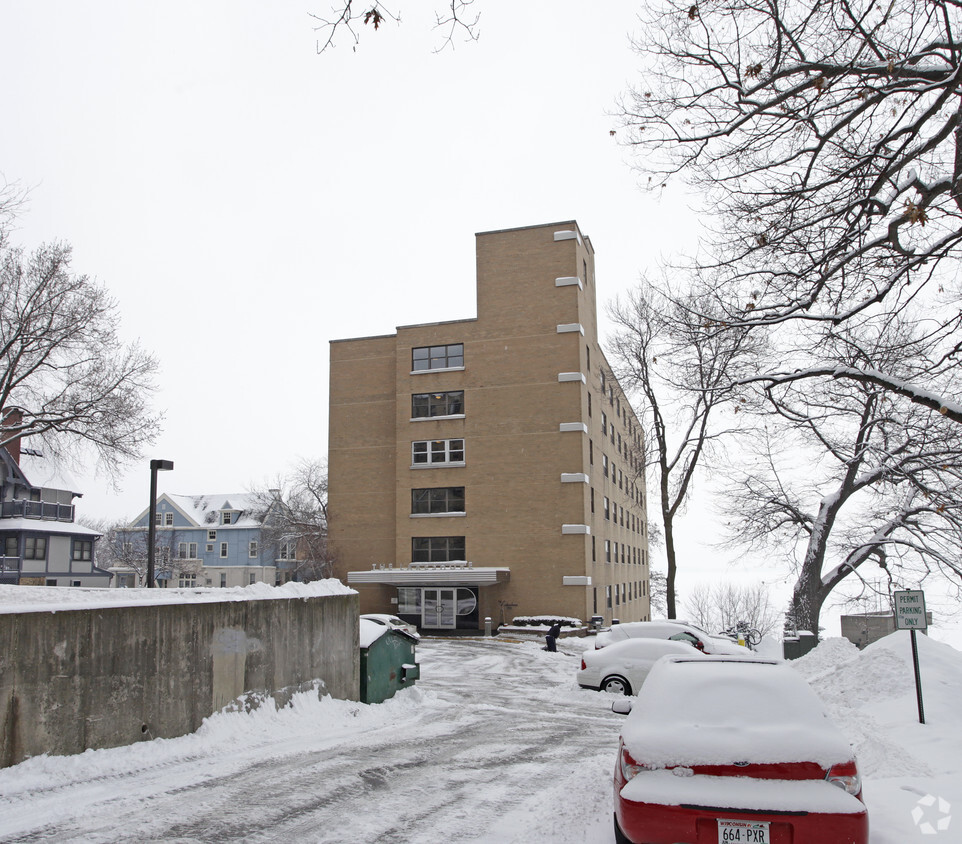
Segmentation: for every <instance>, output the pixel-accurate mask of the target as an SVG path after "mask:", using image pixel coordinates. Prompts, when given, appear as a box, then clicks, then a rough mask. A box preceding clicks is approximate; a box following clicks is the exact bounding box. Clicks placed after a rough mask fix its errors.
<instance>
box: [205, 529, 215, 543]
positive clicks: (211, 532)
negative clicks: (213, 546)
mask: <svg viewBox="0 0 962 844" xmlns="http://www.w3.org/2000/svg"><path fill="white" fill-rule="evenodd" d="M216 540H217V531H216V530H209V531H207V541H208V542H215V541H216Z"/></svg>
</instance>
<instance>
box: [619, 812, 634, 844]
mask: <svg viewBox="0 0 962 844" xmlns="http://www.w3.org/2000/svg"><path fill="white" fill-rule="evenodd" d="M614 819H615V844H634V842H632V841H631V839H630V838H628V836H627V835H625V834H624V833H623V832H622V831H621V827H620V826H618V816H617V815H614Z"/></svg>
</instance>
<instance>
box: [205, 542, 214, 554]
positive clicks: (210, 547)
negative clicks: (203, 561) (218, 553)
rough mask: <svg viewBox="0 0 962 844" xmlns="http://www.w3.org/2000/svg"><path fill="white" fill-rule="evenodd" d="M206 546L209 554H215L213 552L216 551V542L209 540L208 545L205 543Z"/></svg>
mask: <svg viewBox="0 0 962 844" xmlns="http://www.w3.org/2000/svg"><path fill="white" fill-rule="evenodd" d="M204 547H205V548H206V549H207V553H208V554H213V553H214V543H213V542H208V543H207V545H205V546H204Z"/></svg>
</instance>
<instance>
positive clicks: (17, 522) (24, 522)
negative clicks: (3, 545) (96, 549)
mask: <svg viewBox="0 0 962 844" xmlns="http://www.w3.org/2000/svg"><path fill="white" fill-rule="evenodd" d="M0 528H3V529H4V530H25V531H29V532H30V533H64V534H70V535H71V536H78V535H80V536H89V537H91V538H93V537H95V536H102V534H101V532H100V531H99V530H92V529H91V528H89V527H84V526H83V525H79V524H77V523H76V522H58V521H54V520H52V519H24V518H16V519H2V520H0Z"/></svg>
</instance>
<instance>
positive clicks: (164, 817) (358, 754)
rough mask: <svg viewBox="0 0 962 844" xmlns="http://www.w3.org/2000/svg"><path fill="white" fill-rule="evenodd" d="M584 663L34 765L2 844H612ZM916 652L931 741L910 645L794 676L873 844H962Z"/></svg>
mask: <svg viewBox="0 0 962 844" xmlns="http://www.w3.org/2000/svg"><path fill="white" fill-rule="evenodd" d="M588 641H590V640H588ZM585 644H586V641H585V640H572V639H562V640H561V641H560V642H559V648H560V652H559V653H556V654H549V653H546V652H544V651H542V650H541V648H540V646H539V645H538V644H535V643H531V642H525V643H507V642H503V641H497V640H481V639H462V640H443V639H425V640H423V641H422V643H421V644H420V646H419V648H418V653H419V658H420V661H421V665H422V679H421V680H419V681H418V684H417V686H416V687H415V688H412V689H408V690H406V691H404V692H401V693H400V694H398V695H397V696H396V697H395V698H393V699H392V700H390V701H387V702H385V703H383V704H378V705H370V706H369V705H364V704H359V703H352V702H348V701H336V700H332V699H330V698H324V699H322V700H317V699H316V698H312V697H311V696H309V695H302V696H300V697H299V698H297V699H296V700H295V702H294V705H293V706H291V707H289V708H287V709H283V710H280V711H277V710H273V709H268V708H263V709H261V710H258V711H254V712H250V713H243V712H236V713H231V714H218V715H215V716H213V717H211V718H209V719H208V720H207V721H206V722H205V724H204V726H203V727H202V728H201V729H200V730H199V731H198V732H197V733H195V734H193V735H190V736H184V737H181V738H178V739H169V740H155V741H147V742H143V743H140V744H137V745H134V746H132V747H127V748H113V749H110V750H100V751H88V752H86V753H84V754H81V755H79V756H74V757H66V758H64V757H61V758H49V757H40V758H36V759H30V760H28V761H26V762H24V763H22V764H20V765H17V766H15V767H13V768H8V769H5V770H0V841H5V842H6V841H17V842H23V841H40V840H56V841H96V842H107V841H122V840H123V841H126V840H134V839H141V840H149V841H181V842H186V841H191V842H193V841H197V842H206V841H226V840H244V841H248V842H260V841H275V840H282V839H283V840H291V841H306V842H356V841H374V840H379V841H391V842H398V843H399V844H400V843H401V842H429V841H437V840H444V841H456V842H492V844H493V842H528V841H532V840H540V841H551V842H577V843H578V844H602V842H604V843H605V844H609V842H611V841H612V840H613V835H612V830H611V770H612V766H613V764H614V754H615V749H616V745H617V737H618V731H619V729H620V726H621V724H622V720H621V718H620V717H619V716H616V715H614V714H613V713H611V711H610V704H611V701H612V697H611V696H608V695H605V694H601V693H597V692H590V691H585V690H581V689H579V688H578V687H577V685H576V684H575V682H574V675H575V670H576V668H577V667H578V664H579V662H580V650H581V649H582V648H583V647H584V646H585ZM919 650H920V654H921V662H922V684H923V693H924V695H925V698H924V700H925V714H926V721H927V723H926V724H925V725H920V724H919V723H918V712H917V708H916V702H915V687H914V678H913V674H912V663H911V650H910V644H909V639H908V635H907V634H896V635H894V636H891V637H889V638H888V639H886V640H883V641H882V642H879V643H877V644H876V645H874V646H872V647H870V648H868V649H867V650H866V651H864V652H861V653H860V652H859V651H857V650H856V649H855V647H854V646H852V645H850V644H849V643H848V642H846V641H844V640H839V639H831V640H828V641H826V642H824V643H823V644H822V645H820V646H819V648H817V649H816V650H815V651H814V652H813V653H811V654H809V655H808V656H806V657H805V658H803V659H802V660H799V661H797V662H796V663H794V665H795V666H796V667H797V669H798V670H799V671H800V672H801V673H802V674H803V675H804V676H805V677H806V678H807V679H808V680H809V681H810V682H811V684H812V686H813V687H814V688H815V689H816V691H817V692H818V693H819V694H820V695H821V696H822V698H823V699H824V700H825V702H826V704H827V706H828V708H829V710H830V712H831V714H832V716H833V717H834V718H835V720H836V721H837V722H838V723H839V725H840V726H841V727H842V729H843V730H844V731H846V733H847V734H848V735H849V736H850V737H851V739H852V741H853V742H854V743H855V745H856V748H857V751H858V754H859V760H860V764H861V767H862V771H863V774H864V776H865V797H866V802H867V803H868V806H869V811H870V815H871V824H872V839H871V840H872V842H873V844H907V843H908V842H915V841H920V842H936V844H937V842H939V841H945V842H955V841H959V840H960V830H962V817H959V818H954V819H950V818H951V815H952V813H953V812H955V813H958V814H960V815H962V729H960V727H959V725H958V717H957V713H956V710H957V709H958V706H959V701H960V700H962V654H960V653H959V652H958V651H956V650H954V649H952V648H951V647H949V646H948V645H943V644H940V643H938V642H934V641H932V640H930V639H928V638H926V637H925V636H920V637H919ZM745 717H746V718H750V717H751V713H750V712H746V713H745ZM940 823H941V826H942V828H941V829H940V828H939V825H940ZM946 823H948V826H946ZM927 824H928V825H929V826H926V825H927ZM929 830H931V831H929Z"/></svg>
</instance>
